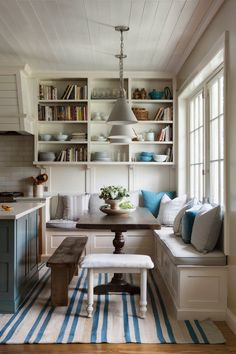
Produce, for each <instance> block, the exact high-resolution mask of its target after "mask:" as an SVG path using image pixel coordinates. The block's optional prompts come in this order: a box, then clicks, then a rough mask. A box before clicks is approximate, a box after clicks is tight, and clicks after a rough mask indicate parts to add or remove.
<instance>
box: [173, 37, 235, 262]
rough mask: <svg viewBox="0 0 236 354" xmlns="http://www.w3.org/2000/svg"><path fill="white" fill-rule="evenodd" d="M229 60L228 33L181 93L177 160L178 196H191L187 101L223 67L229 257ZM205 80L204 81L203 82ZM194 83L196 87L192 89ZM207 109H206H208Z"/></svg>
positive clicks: (225, 227) (179, 95) (225, 197)
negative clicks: (188, 180) (187, 176)
mask: <svg viewBox="0 0 236 354" xmlns="http://www.w3.org/2000/svg"><path fill="white" fill-rule="evenodd" d="M227 58H228V31H226V32H224V33H223V35H222V36H221V37H220V38H219V40H218V41H217V42H215V44H214V45H213V47H212V49H211V50H210V51H209V53H208V54H207V55H206V56H205V57H204V58H203V60H202V61H201V63H200V64H199V66H198V67H197V68H196V69H195V71H194V72H193V73H192V74H191V75H190V76H189V77H188V78H187V79H186V80H185V82H184V83H183V84H182V86H181V87H180V89H179V90H178V92H177V105H178V107H177V112H178V114H177V115H178V119H177V124H176V125H177V135H178V139H177V141H178V147H177V149H176V150H177V152H178V158H177V171H178V173H177V191H178V194H185V193H187V187H188V185H187V179H186V171H187V168H188V166H187V161H188V160H187V154H186V148H185V147H186V143H187V142H186V134H185V133H184V132H186V122H187V115H188V112H187V98H188V97H189V96H190V95H192V94H194V92H195V91H196V87H199V86H200V84H201V83H202V82H203V81H204V80H205V79H206V78H208V80H209V79H210V77H211V75H212V74H213V72H215V70H216V69H220V68H221V66H222V65H223V70H224V132H225V139H224V152H225V156H224V206H225V213H224V253H225V254H226V255H228V254H229V220H228V198H227V195H228V193H229V191H228V183H227V180H228V176H227V174H226V166H227V164H228V161H227V160H228V154H227V146H226V141H227V97H226V91H227V77H226V72H227V63H228V61H227ZM203 78H204V80H203ZM191 83H193V84H192V85H191ZM205 109H206V108H205Z"/></svg>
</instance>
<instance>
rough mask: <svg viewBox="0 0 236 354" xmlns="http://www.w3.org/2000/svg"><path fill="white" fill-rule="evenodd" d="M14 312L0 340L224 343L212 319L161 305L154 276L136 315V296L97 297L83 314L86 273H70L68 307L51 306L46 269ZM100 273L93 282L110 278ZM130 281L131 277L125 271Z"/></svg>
mask: <svg viewBox="0 0 236 354" xmlns="http://www.w3.org/2000/svg"><path fill="white" fill-rule="evenodd" d="M40 276H41V279H40V282H39V283H38V285H37V287H36V288H35V289H34V291H33V292H32V294H30V296H29V298H28V299H26V301H25V302H24V303H23V304H22V305H21V306H20V308H19V309H18V311H17V312H16V313H15V314H14V315H9V314H7V315H0V343H8V344H13V343H15V344H16V343H101V342H104V343H130V342H133V343H224V342H225V340H224V337H223V336H222V334H221V332H220V331H219V330H218V328H217V327H216V326H215V325H214V323H213V322H212V321H203V322H200V321H176V320H175V319H173V318H172V317H171V316H170V315H169V314H168V311H167V309H166V308H165V305H164V302H163V299H162V297H161V294H160V292H159V290H158V285H157V283H156V281H155V280H154V278H153V276H152V274H150V275H149V279H148V312H147V317H146V319H145V320H143V319H140V318H138V317H137V313H138V309H139V296H138V295H135V296H130V295H127V294H122V295H97V296H95V303H94V315H93V318H91V319H89V318H87V317H86V297H87V295H86V291H85V289H86V285H87V284H86V273H85V271H82V272H81V273H80V275H79V277H74V278H73V280H72V282H71V284H70V290H69V296H70V302H69V306H68V307H57V308H54V307H51V305H50V272H49V270H47V268H46V267H43V268H42V269H41V271H40ZM108 280H109V279H108V275H107V274H99V275H98V278H97V283H98V284H101V283H104V282H108ZM128 280H129V281H131V282H133V280H134V279H133V276H131V275H128Z"/></svg>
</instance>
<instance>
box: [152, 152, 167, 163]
mask: <svg viewBox="0 0 236 354" xmlns="http://www.w3.org/2000/svg"><path fill="white" fill-rule="evenodd" d="M166 159H167V155H158V154H154V155H153V160H154V161H156V162H165V161H166Z"/></svg>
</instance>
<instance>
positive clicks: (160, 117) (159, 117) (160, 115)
mask: <svg viewBox="0 0 236 354" xmlns="http://www.w3.org/2000/svg"><path fill="white" fill-rule="evenodd" d="M163 116H164V107H160V108H158V110H157V113H156V115H155V117H154V120H163Z"/></svg>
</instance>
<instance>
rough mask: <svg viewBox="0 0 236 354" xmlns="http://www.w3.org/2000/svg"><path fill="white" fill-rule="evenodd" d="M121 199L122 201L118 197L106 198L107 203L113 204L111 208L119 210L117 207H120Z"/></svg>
mask: <svg viewBox="0 0 236 354" xmlns="http://www.w3.org/2000/svg"><path fill="white" fill-rule="evenodd" d="M121 201H122V199H117V200H114V199H106V200H105V203H106V204H109V205H110V206H111V209H114V210H117V209H120V208H119V205H120V203H121Z"/></svg>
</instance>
